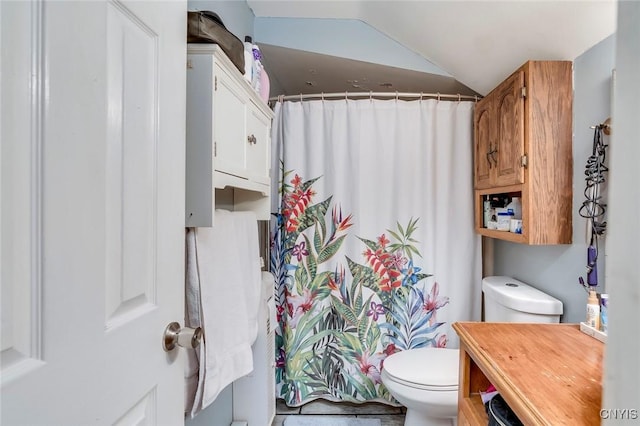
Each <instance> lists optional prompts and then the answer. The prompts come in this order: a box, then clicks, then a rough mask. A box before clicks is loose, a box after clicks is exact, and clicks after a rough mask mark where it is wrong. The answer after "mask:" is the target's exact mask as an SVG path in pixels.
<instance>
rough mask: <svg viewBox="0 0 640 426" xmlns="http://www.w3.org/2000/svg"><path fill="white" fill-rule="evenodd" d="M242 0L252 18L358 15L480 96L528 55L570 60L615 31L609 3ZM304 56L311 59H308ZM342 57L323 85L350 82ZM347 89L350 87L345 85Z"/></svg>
mask: <svg viewBox="0 0 640 426" xmlns="http://www.w3.org/2000/svg"><path fill="white" fill-rule="evenodd" d="M247 3H248V5H249V7H250V8H251V9H252V10H253V13H254V14H255V16H256V17H286V18H335V19H341V18H342V19H357V20H362V21H364V22H365V23H367V24H368V25H370V26H371V27H373V28H375V29H377V30H378V31H380V32H381V33H383V34H385V35H387V36H388V37H390V38H391V39H393V40H395V41H397V42H399V43H401V44H402V45H404V46H405V47H406V48H407V49H409V50H411V51H413V52H416V53H418V54H419V55H421V56H422V57H424V58H425V59H427V60H428V61H430V62H432V63H433V64H435V65H437V66H438V67H440V68H441V69H443V70H444V71H446V72H448V73H449V74H451V75H452V76H453V77H454V79H455V80H457V82H459V83H462V85H465V86H468V88H470V89H472V91H476V92H478V93H480V94H486V93H488V92H489V91H490V90H491V89H492V88H493V87H495V86H496V85H497V84H498V83H499V82H500V81H502V80H503V79H504V78H505V77H507V76H508V75H509V74H510V73H511V72H513V71H514V70H515V69H516V68H517V67H519V66H520V65H522V64H523V63H524V62H525V61H527V60H529V59H550V60H553V59H558V60H574V59H575V58H576V57H578V56H580V55H581V54H582V53H584V52H585V51H586V50H588V49H589V48H590V47H592V46H594V45H595V44H597V43H598V42H600V41H601V40H603V39H604V38H606V37H608V36H609V35H611V34H613V33H614V32H615V25H616V24H615V23H616V3H615V1H614V0H591V1H583V0H563V1H561V0H535V1H524V0H503V1H483V0H472V1H457V0H442V1H432V0H423V1H403V0H385V1H380V0H378V1H374V0H342V1H330V0H324V1H318V0H248V1H247ZM280 53H282V52H280ZM299 53H300V54H301V55H304V54H305V53H304V52H299ZM274 54H278V53H277V52H276V53H274ZM289 59H292V58H289ZM304 60H306V61H309V60H311V59H310V57H309V56H307V57H306V59H304ZM272 62H273V63H272V64H271V66H272V67H276V68H274V69H273V72H274V73H282V72H285V70H279V69H277V61H272ZM340 62H341V61H338V62H336V63H335V64H333V65H332V66H331V67H328V68H329V69H328V70H327V75H325V79H324V80H326V83H325V84H330V82H332V81H333V82H334V85H335V81H338V80H339V81H340V82H345V81H348V80H353V78H350V77H349V75H345V74H344V73H345V72H348V71H347V70H349V69H351V70H353V69H354V68H353V64H351V66H350V67H341V66H340V65H339V63H340ZM391 71H394V70H391ZM396 71H397V72H399V73H400V74H402V76H401V78H399V81H403V80H404V81H407V78H408V76H407V75H406V72H405V71H403V70H396ZM331 73H333V75H332V74H331ZM388 75H389V74H388ZM457 82H455V83H457ZM299 83H300V84H304V82H303V81H302V82H299ZM447 84H452V83H451V82H450V81H449V82H447ZM324 89H325V87H324V86H323V87H319V88H318V87H316V88H311V90H314V91H315V92H319V91H321V90H323V91H328V90H332V89H334V88H333V87H332V88H331V89H329V88H327V90H324ZM346 89H350V90H354V89H353V88H349V87H348V86H347V87H346ZM407 90H411V89H407ZM453 90H455V89H453ZM462 91H464V90H462ZM462 91H460V92H462Z"/></svg>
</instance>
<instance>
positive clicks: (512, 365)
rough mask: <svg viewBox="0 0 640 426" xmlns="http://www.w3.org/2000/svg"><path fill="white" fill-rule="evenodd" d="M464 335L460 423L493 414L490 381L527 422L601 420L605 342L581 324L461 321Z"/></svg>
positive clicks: (585, 423) (585, 425)
mask: <svg viewBox="0 0 640 426" xmlns="http://www.w3.org/2000/svg"><path fill="white" fill-rule="evenodd" d="M452 328H453V329H454V330H455V332H456V333H457V334H458V336H459V337H460V373H459V389H458V425H459V426H463V425H472V426H481V425H486V424H487V423H488V417H487V414H486V411H485V407H484V405H483V403H482V399H481V396H480V393H481V392H484V391H486V390H487V388H488V387H489V385H490V384H492V385H494V387H495V388H496V390H498V391H499V392H500V395H502V397H503V398H504V400H505V401H506V402H507V404H508V405H509V407H510V408H511V409H512V410H513V411H514V413H515V414H516V415H517V416H518V418H519V419H520V421H522V423H523V424H525V425H527V426H529V425H530V426H537V425H540V426H543V425H544V426H548V425H554V426H555V425H582V426H590V425H594V426H595V425H599V424H600V421H601V419H600V414H599V413H600V409H601V400H602V359H603V353H604V344H603V343H602V342H600V341H598V340H596V339H594V338H593V337H591V336H588V335H586V334H585V333H582V332H581V331H580V328H579V326H578V325H577V324H523V323H519V324H517V323H485V322H455V323H453V324H452Z"/></svg>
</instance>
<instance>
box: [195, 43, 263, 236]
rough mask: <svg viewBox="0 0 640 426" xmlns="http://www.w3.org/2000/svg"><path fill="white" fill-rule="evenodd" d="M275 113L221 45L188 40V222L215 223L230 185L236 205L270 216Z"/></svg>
mask: <svg viewBox="0 0 640 426" xmlns="http://www.w3.org/2000/svg"><path fill="white" fill-rule="evenodd" d="M272 118H273V112H272V111H271V109H269V107H268V106H267V105H266V104H265V103H264V101H262V99H260V97H259V96H258V94H257V93H256V92H255V91H254V90H253V88H251V86H250V85H249V84H248V83H247V82H246V81H245V80H244V77H243V76H242V74H241V73H240V72H239V71H238V69H237V68H236V67H235V65H233V63H232V62H231V61H230V60H229V58H228V57H227V56H226V55H225V54H224V52H223V51H222V49H221V48H220V47H219V46H218V45H215V44H189V45H188V50H187V128H186V136H187V138H186V139H187V155H186V157H187V173H186V218H185V221H186V226H188V227H192V226H193V227H207V226H212V225H213V211H214V209H215V207H216V203H215V193H216V191H215V190H216V189H224V188H231V189H232V190H233V194H232V204H233V207H234V210H252V211H255V212H256V214H257V216H258V219H260V220H268V219H269V217H270V208H271V205H270V201H269V200H270V180H271V178H270V153H271V120H272Z"/></svg>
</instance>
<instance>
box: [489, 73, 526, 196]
mask: <svg viewBox="0 0 640 426" xmlns="http://www.w3.org/2000/svg"><path fill="white" fill-rule="evenodd" d="M523 87H524V71H519V72H517V73H515V74H513V75H512V76H511V77H509V78H508V79H507V80H505V81H504V83H502V84H501V85H500V86H498V88H497V90H496V91H495V93H496V94H495V99H494V102H495V112H496V120H495V123H497V125H496V128H495V131H496V135H495V142H494V143H495V144H496V146H495V147H494V148H495V149H497V152H496V153H495V158H497V164H496V167H497V169H496V171H495V173H496V176H495V181H494V186H507V185H516V184H519V183H524V167H522V156H523V155H524V97H523V96H522V89H523Z"/></svg>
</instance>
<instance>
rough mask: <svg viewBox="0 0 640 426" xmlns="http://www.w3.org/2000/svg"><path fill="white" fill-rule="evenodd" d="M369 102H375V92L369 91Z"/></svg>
mask: <svg viewBox="0 0 640 426" xmlns="http://www.w3.org/2000/svg"><path fill="white" fill-rule="evenodd" d="M369 101H371V102H373V92H372V91H371V90H369Z"/></svg>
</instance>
